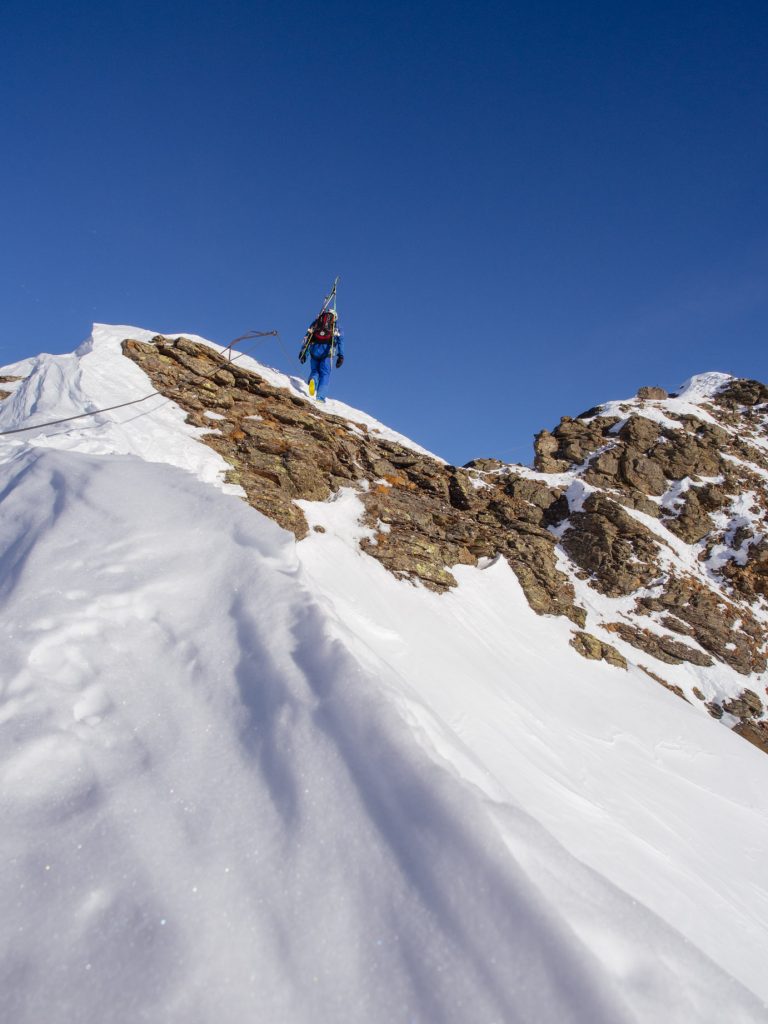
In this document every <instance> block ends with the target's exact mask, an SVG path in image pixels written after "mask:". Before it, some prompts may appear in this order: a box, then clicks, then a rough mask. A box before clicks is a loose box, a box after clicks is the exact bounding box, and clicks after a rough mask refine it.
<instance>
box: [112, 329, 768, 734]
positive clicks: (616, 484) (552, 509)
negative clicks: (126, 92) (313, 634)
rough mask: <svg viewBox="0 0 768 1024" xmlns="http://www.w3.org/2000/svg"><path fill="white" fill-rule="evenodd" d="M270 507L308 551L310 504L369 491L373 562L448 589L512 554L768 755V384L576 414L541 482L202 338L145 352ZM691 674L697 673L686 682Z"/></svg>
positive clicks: (592, 633) (578, 639) (164, 386)
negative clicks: (445, 451) (369, 421)
mask: <svg viewBox="0 0 768 1024" xmlns="http://www.w3.org/2000/svg"><path fill="white" fill-rule="evenodd" d="M123 351H124V354H125V355H126V356H128V357H129V358H130V359H132V360H134V361H135V362H136V363H138V365H139V366H140V367H141V368H142V369H143V370H144V371H145V372H146V373H147V374H148V376H149V377H150V378H151V380H152V382H153V384H154V386H155V387H156V388H157V389H158V390H159V391H160V392H162V393H163V394H165V395H167V396H168V397H169V398H172V399H173V400H174V401H175V402H177V403H178V404H179V405H180V406H181V407H183V408H184V409H185V410H186V411H187V413H188V419H189V422H190V423H192V424H193V425H195V426H197V427H201V428H206V430H207V432H206V433H205V434H204V435H202V440H204V441H205V443H206V444H208V445H210V446H211V447H212V448H214V449H215V450H216V451H217V452H219V453H220V454H221V455H222V456H223V457H224V459H225V460H226V461H227V462H228V463H229V464H230V466H231V467H232V468H231V471H230V474H229V479H230V480H231V482H233V483H238V484H240V485H241V486H242V488H243V489H244V491H245V494H246V496H247V499H248V501H249V502H250V503H251V504H252V505H253V506H254V507H255V508H257V509H258V510H259V511H260V512H262V513H264V514H265V515H267V516H269V517H271V518H272V519H274V520H276V521H277V522H278V523H279V524H280V525H281V526H283V527H285V528H286V529H288V530H290V531H292V532H293V533H294V535H295V536H296V537H297V539H299V540H300V539H301V538H303V537H304V536H305V535H306V534H307V531H308V526H307V522H306V519H305V517H304V514H303V512H302V510H301V508H300V507H299V506H298V505H297V504H296V501H297V500H299V499H303V500H308V501H323V500H326V499H328V498H329V497H330V496H331V495H332V494H333V493H334V492H336V491H338V490H339V489H340V488H342V487H352V488H354V489H355V490H356V491H357V493H358V495H359V497H360V500H361V502H362V504H363V506H364V509H365V515H364V522H363V525H364V526H366V527H367V528H368V530H367V533H366V536H365V537H364V538H363V540H362V541H361V547H362V548H363V549H364V550H365V551H366V552H367V553H368V554H369V555H370V556H372V557H373V558H376V559H378V560H379V561H380V562H381V563H382V565H384V566H385V567H386V568H387V569H388V570H389V571H390V572H392V573H394V574H395V575H397V576H399V577H403V578H407V579H410V580H413V581H417V582H419V583H420V584H423V585H424V586H426V587H429V588H431V589H433V590H435V591H438V592H445V591H447V590H449V589H450V588H451V587H453V586H455V584H456V580H455V578H454V576H453V574H452V572H451V567H452V566H455V565H457V564H461V565H475V564H480V565H483V564H485V562H484V560H488V559H494V558H497V557H503V558H505V559H506V560H507V561H508V562H509V564H510V566H511V567H512V568H513V570H514V571H515V573H516V574H517V577H518V579H519V581H520V584H521V586H522V588H523V591H524V592H525V595H526V597H527V599H528V602H529V603H530V605H531V607H532V608H533V609H534V610H535V611H536V612H538V613H539V614H546V615H559V616H566V617H567V618H568V619H569V620H570V621H571V622H572V623H573V625H574V627H575V628H574V629H573V630H572V635H571V643H572V645H573V646H574V648H575V649H576V650H577V651H578V652H579V653H580V654H582V655H583V656H584V657H586V658H597V659H604V660H606V661H608V662H609V663H610V664H612V665H615V666H617V668H622V667H625V666H626V664H627V661H628V660H630V661H632V662H633V663H635V664H638V665H639V666H640V667H641V668H643V669H644V670H645V672H646V674H647V675H648V677H649V678H650V679H653V680H655V681H656V682H658V683H660V684H662V685H664V686H666V687H667V688H668V689H670V690H671V691H672V692H674V693H676V694H677V695H678V696H679V697H682V698H683V699H686V700H689V701H691V702H692V703H693V704H700V705H701V706H702V707H703V708H706V710H707V711H708V712H709V713H710V714H711V715H712V716H713V717H714V718H717V719H719V720H721V721H722V722H724V723H725V724H727V725H729V726H731V727H733V728H735V729H736V730H737V731H738V732H740V733H741V734H742V735H743V736H745V737H746V738H747V739H749V740H750V741H751V742H753V743H755V744H756V745H757V746H759V747H761V748H762V749H764V750H766V751H768V722H766V708H765V693H766V690H765V676H764V673H765V671H766V644H767V643H768V631H767V627H768V526H767V525H766V521H767V519H768V483H767V482H768V387H766V386H765V385H764V384H761V383H760V382H758V381H754V380H740V379H735V378H733V377H729V376H728V375H726V374H717V373H711V374H702V375H699V376H698V377H694V378H692V379H691V381H689V382H688V384H687V385H686V386H685V387H684V388H683V389H682V390H681V391H680V392H679V393H678V394H676V395H672V396H670V395H668V393H667V392H666V391H665V390H664V389H663V388H659V387H643V388H640V389H639V391H638V392H637V397H635V398H632V399H628V400H626V401H621V402H609V403H607V404H605V405H602V406H599V407H596V408H594V409H590V410H588V411H587V412H585V413H583V414H581V415H580V416H577V417H576V418H571V417H568V416H565V417H563V418H562V419H561V421H560V423H559V424H558V425H557V426H556V427H555V428H554V429H553V430H552V431H551V432H549V431H547V430H543V431H541V433H539V434H538V435H537V436H536V439H535V442H534V451H535V460H534V466H533V469H529V468H527V467H524V466H514V465H507V464H505V463H501V462H498V461H496V460H494V459H477V460H474V461H473V462H470V463H468V464H467V465H466V466H463V467H457V466H450V465H446V464H445V463H443V462H441V461H439V460H438V459H435V458H432V457H430V456H428V455H426V454H424V453H421V452H419V451H416V450H414V449H412V448H410V447H407V446H405V445H402V444H398V443H395V442H393V441H391V440H389V439H387V438H384V437H382V436H378V435H377V434H376V433H375V432H374V431H372V430H370V429H369V428H368V427H367V426H366V425H365V424H362V423H361V424H356V423H353V422H350V421H349V420H346V419H343V418H341V417H338V416H335V415H333V414H332V413H330V412H326V411H325V410H321V409H319V408H318V407H317V406H316V405H314V404H313V403H311V402H309V401H308V400H307V399H305V398H304V397H302V396H300V395H298V394H295V393H291V392H290V391H289V390H287V389H285V388H279V387H275V386H273V385H271V384H269V383H268V382H267V381H266V380H264V379H263V378H262V377H260V376H259V375H258V374H256V373H254V372H252V371H250V370H247V369H245V368H243V367H241V366H240V365H238V364H237V363H236V362H232V363H230V362H228V361H227V360H226V358H224V357H222V356H221V355H219V354H218V353H217V352H216V351H215V350H214V349H213V348H211V347H210V346H207V345H203V344H198V343H196V342H193V341H191V340H189V339H187V338H183V337H182V338H166V337H162V336H157V337H155V338H154V339H153V341H152V342H151V343H146V342H140V341H135V340H131V339H126V340H125V341H124V343H123ZM677 666H688V668H689V670H690V671H688V672H687V673H686V674H685V675H684V676H683V675H679V674H678V678H671V676H673V675H674V674H675V673H674V669H675V668H676V667H677Z"/></svg>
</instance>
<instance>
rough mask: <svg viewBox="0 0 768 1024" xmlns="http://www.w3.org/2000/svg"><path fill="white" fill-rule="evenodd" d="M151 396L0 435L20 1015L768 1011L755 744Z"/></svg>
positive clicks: (2, 792) (332, 1017)
mask: <svg viewBox="0 0 768 1024" xmlns="http://www.w3.org/2000/svg"><path fill="white" fill-rule="evenodd" d="M112 354H113V353H111V351H110V350H108V351H107V352H106V353H102V355H103V358H104V362H103V364H101V365H100V363H99V359H100V346H99V345H98V344H96V345H95V346H94V348H93V349H92V350H91V351H90V352H89V353H87V355H88V359H89V360H90V363H89V364H86V365H87V369H88V372H87V373H86V372H85V371H83V373H82V376H81V377H80V378H76V377H75V376H74V375H73V374H72V373H71V372H70V371H72V370H73V369H74V368H75V367H76V362H75V361H73V362H71V363H70V364H68V367H67V368H66V372H64V373H62V377H61V388H62V391H63V394H64V395H65V396H66V395H67V394H75V395H77V400H78V401H80V398H81V397H85V398H88V396H89V394H90V395H91V400H92V401H93V402H94V404H97V405H98V406H99V407H101V406H102V405H103V404H108V403H105V398H107V397H108V395H107V392H108V391H109V389H110V388H111V389H112V392H111V393H112V395H117V394H118V392H120V391H122V393H123V395H125V394H126V393H128V395H129V396H130V394H131V393H133V394H135V393H136V392H138V393H141V391H142V388H146V381H145V380H144V379H143V377H142V375H141V374H140V372H139V371H138V370H137V369H136V367H134V366H133V365H132V364H131V363H129V361H128V360H123V363H124V364H125V377H124V378H123V379H120V378H119V374H120V373H121V372H122V370H121V369H117V368H116V367H117V366H122V364H117V363H112V362H110V360H111V359H112ZM50 358H52V357H50ZM56 358H58V357H56ZM53 365H56V366H58V367H59V368H60V367H61V366H62V364H52V363H46V365H45V367H44V368H43V369H44V370H45V380H46V381H47V384H46V386H45V387H43V388H42V389H41V390H40V394H41V395H43V394H44V396H45V401H44V402H43V401H42V399H40V400H39V404H38V405H37V406H36V407H35V408H34V409H30V410H29V412H30V414H31V413H32V412H34V414H35V416H37V415H41V418H42V417H43V416H44V417H45V418H52V416H51V414H52V413H55V412H56V402H55V399H54V396H53V389H54V386H55V385H54V380H55V376H56V374H57V373H58V369H57V370H50V374H49V368H50V367H51V366H53ZM29 369H30V368H29V367H27V368H25V370H26V372H28V371H29ZM80 369H82V367H80ZM110 374H112V377H111V378H110ZM136 374H138V377H137V376H136ZM89 379H90V383H89ZM20 388H21V385H19V386H17V388H16V394H17V395H18V396H19V400H21V395H22V394H23V392H21V391H20ZM89 389H90V391H89ZM27 393H28V394H31V388H29V389H27ZM11 400H12V399H6V400H5V401H11ZM156 401H157V402H162V403H163V404H160V405H158V406H157V409H156V411H155V412H153V413H150V414H149V415H142V416H141V417H139V416H138V413H137V411H136V410H131V409H127V410H123V411H122V414H121V415H120V416H117V417H111V418H110V417H106V416H105V417H104V418H103V419H102V420H101V421H100V422H98V423H97V424H95V425H92V426H91V427H88V426H86V425H80V424H78V425H75V426H70V427H63V428H59V430H57V431H56V432H54V433H53V434H52V435H47V436H45V437H43V436H36V435H35V434H33V437H32V440H31V442H28V441H26V440H24V438H23V435H22V437H21V439H19V437H18V435H16V436H14V437H13V438H12V439H11V440H8V439H5V440H4V442H3V445H2V448H0V460H1V461H0V498H2V504H1V505H0V511H1V512H2V516H1V517H0V615H1V621H2V624H3V640H4V642H3V648H2V653H1V654H0V680H2V687H1V691H0V814H1V815H2V828H0V857H1V858H2V864H3V871H2V873H0V907H2V917H1V918H0V920H1V921H2V923H1V924H0V939H1V941H2V944H3V945H2V955H1V956H0V1020H3V1021H5V1020H8V1021H13V1022H14V1024H33V1022H34V1024H39V1022H40V1021H45V1022H46V1024H65V1022H66V1024H70V1022H73V1021H78V1022H84V1024H113V1022H119V1024H123V1022H126V1024H128V1022H131V1024H133V1022H135V1021H151V1022H155V1021H158V1022H159V1021H162V1022H163V1024H165V1022H169V1024H242V1022H244V1021H265V1022H270V1024H273V1022H275V1024H277V1022H279V1024H339V1022H341V1024H346V1022H350V1024H358V1022H362V1021H365V1022H366V1024H369V1022H370V1024H385V1022H386V1024H390V1022H392V1021H408V1022H411V1021H413V1022H419V1024H437V1022H440V1024H476V1022H479V1021H488V1022H498V1024H508V1022H516V1021H521V1022H526V1024H528V1022H533V1021H535V1022H536V1024H555V1022H557V1024H560V1022H571V1021H572V1022H574V1024H603V1022H604V1024H622V1022H627V1024H629V1022H645V1021H651V1020H653V1021H656V1020H663V1021H665V1022H671V1024H675V1022H679V1024H689V1022H691V1021H697V1022H704V1024H709V1022H711V1024H716V1022H717V1024H720V1022H722V1021H724V1020H727V1021H729V1022H736V1024H739V1022H745V1024H746V1022H750V1024H752V1022H758V1021H761V1020H763V1019H764V1017H765V1013H766V1010H765V1007H764V1005H763V1003H762V1002H761V999H764V998H765V997H766V994H768V990H767V989H766V987H765V981H764V970H763V964H764V961H765V955H766V951H767V950H768V942H767V931H766V923H765V922H766V920H768V913H766V911H768V901H767V900H766V890H765V884H764V879H763V876H764V853H765V850H764V841H765V835H766V824H767V823H768V799H767V798H766V792H768V787H766V781H768V780H767V779H766V771H768V769H767V768H766V767H765V765H768V761H766V758H765V756H764V755H762V754H761V753H760V752H758V751H757V750H756V749H754V748H753V747H751V746H750V745H749V744H746V743H744V742H743V741H741V740H740V739H739V738H738V737H736V736H734V735H733V734H732V733H730V732H728V731H727V730H725V729H718V728H716V727H714V726H713V725H712V724H711V723H710V722H709V721H708V720H707V719H706V718H704V717H703V716H698V715H697V714H696V713H695V712H694V710H693V709H692V708H690V707H689V706H688V705H687V704H685V703H684V702H682V701H679V700H678V699H677V698H675V697H674V696H671V695H670V694H668V693H667V692H666V691H664V690H662V689H661V688H658V687H656V686H653V685H650V686H649V685H645V684H644V683H643V682H642V680H640V678H639V677H638V674H637V673H636V672H634V674H633V673H629V674H625V673H617V672H616V671H615V670H614V669H611V668H610V667H609V666H607V665H605V664H602V663H601V664H594V663H588V662H585V661H584V660H583V659H582V658H580V657H579V656H578V655H577V654H576V653H575V652H574V651H572V650H571V648H570V647H569V646H568V643H567V640H568V637H569V635H570V628H571V627H570V624H569V623H568V622H567V620H565V619H562V618H561V619H554V618H549V617H546V618H545V617H539V616H537V615H535V614H534V612H533V611H532V610H531V609H530V607H529V606H528V604H527V602H526V600H525V598H524V596H523V594H522V591H521V589H520V586H519V584H518V583H517V580H516V578H515V576H514V574H513V572H512V571H511V569H509V567H508V566H507V565H506V563H504V562H502V561H496V562H492V563H489V564H488V565H487V567H486V568H485V569H484V570H483V571H478V570H477V569H474V568H469V567H461V568H460V569H459V570H457V575H458V577H459V580H460V585H459V587H458V588H457V590H456V591H454V592H453V593H451V594H449V595H446V596H438V595H437V594H433V593H431V592H428V591H425V590H423V589H417V588H414V587H412V586H410V585H409V584H408V583H406V582H404V581H400V580H397V579H395V578H394V577H393V576H392V575H391V574H390V573H388V572H387V571H386V570H385V569H384V568H383V567H382V566H381V565H380V564H379V563H378V562H377V561H375V560H374V559H371V558H370V557H368V556H367V555H365V554H363V553H362V552H361V551H360V549H359V546H358V538H359V536H360V533H361V532H364V530H365V528H364V527H363V526H361V524H360V522H359V519H360V515H361V509H362V506H361V505H360V502H359V499H358V497H357V496H356V495H355V494H354V493H353V492H352V491H351V490H341V491H339V492H338V493H337V494H336V495H335V497H334V500H332V501H328V502H314V503H311V502H308V503H305V504H304V505H303V510H304V513H305V514H306V516H307V519H308V521H309V523H310V526H313V527H321V528H322V529H323V530H324V532H323V533H319V532H316V531H315V530H311V531H310V534H309V536H308V537H307V539H306V540H304V541H302V542H301V543H300V544H298V545H297V544H296V543H295V542H294V539H293V537H292V536H291V535H290V534H288V533H287V532H285V531H283V530H281V529H280V528H279V527H278V526H277V525H276V524H275V523H273V522H271V521H270V520H268V519H266V518H265V517H264V516H262V515H260V514H259V513H257V512H256V511H255V510H254V509H252V508H250V507H249V506H248V505H247V504H245V503H244V502H243V501H241V500H239V499H238V498H237V497H236V496H234V495H233V494H231V493H230V494H227V493H222V489H221V486H220V479H221V478H220V476H219V477H218V478H217V477H216V473H217V472H218V468H217V467H218V461H217V460H218V457H217V456H216V455H215V453H213V452H211V451H210V449H208V448H205V447H204V446H202V445H200V444H198V442H197V441H196V440H195V437H196V433H195V431H194V430H193V429H192V428H190V427H188V426H187V425H185V424H184V422H183V416H180V415H179V414H178V411H177V410H174V408H173V406H172V403H167V402H165V400H160V399H153V400H152V402H150V403H148V404H149V405H150V406H153V403H154V402H156ZM70 404H71V403H70V400H69V399H68V398H66V397H64V398H63V399H62V402H61V405H60V408H61V409H65V408H69V407H70ZM74 404H76V403H74ZM139 408H140V407H139ZM5 415H8V413H6V414H5ZM163 437H165V438H167V451H165V452H164V451H163V448H162V439H163ZM142 445H143V446H144V447H145V449H147V451H146V452H145V455H146V456H148V457H149V459H150V460H151V461H147V460H146V458H142V457H141V455H140V452H141V448H142ZM198 449H199V451H198ZM164 456H165V458H164ZM163 461H165V462H166V463H168V462H173V463H175V464H174V465H168V464H163ZM214 480H218V485H217V486H216V487H212V486H210V483H211V482H213V481H214ZM662 720H663V721H664V722H665V728H664V729H663V730H661V729H660V726H659V723H660V722H661V721H662ZM764 762H765V765H764Z"/></svg>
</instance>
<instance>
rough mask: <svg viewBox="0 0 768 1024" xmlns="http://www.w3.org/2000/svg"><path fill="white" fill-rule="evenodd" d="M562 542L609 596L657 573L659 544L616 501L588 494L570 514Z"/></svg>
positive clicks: (643, 582) (634, 587)
mask: <svg viewBox="0 0 768 1024" xmlns="http://www.w3.org/2000/svg"><path fill="white" fill-rule="evenodd" d="M561 543H562V545H563V547H564V549H565V550H566V552H567V553H568V554H569V555H570V557H571V558H572V559H573V561H574V562H575V563H576V564H577V565H578V566H580V567H581V568H582V569H584V570H585V571H586V572H588V573H590V585H591V586H593V587H594V588H595V590H598V591H600V593H601V594H606V595H607V596H608V597H620V596H623V595H625V594H631V593H632V592H633V591H635V590H637V589H638V588H639V587H643V586H648V585H649V584H650V583H651V582H653V580H654V579H656V578H657V577H658V576H659V573H660V569H659V565H658V561H657V555H658V544H657V541H656V539H655V537H654V536H653V534H652V533H651V531H650V530H648V529H647V528H646V527H645V526H643V525H642V524H641V523H638V522H637V521H636V520H635V519H633V518H632V517H631V516H630V515H628V514H627V513H626V512H625V511H624V509H622V508H621V506H620V505H618V504H617V503H616V502H615V501H611V500H610V499H609V498H605V497H603V496H602V495H599V494H591V495H590V496H589V497H588V498H587V500H586V501H585V502H584V509H583V511H582V512H576V513H574V514H573V515H572V516H571V527H570V529H569V530H567V531H566V532H565V534H564V535H563V538H562V542H561Z"/></svg>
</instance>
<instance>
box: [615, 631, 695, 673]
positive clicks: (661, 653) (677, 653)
mask: <svg viewBox="0 0 768 1024" xmlns="http://www.w3.org/2000/svg"><path fill="white" fill-rule="evenodd" d="M605 628H606V629H608V630H610V631H611V632H612V633H616V635H617V636H620V637H621V639H622V640H624V641H626V642H627V643H628V644H631V645H632V646H633V647H637V649H638V650H640V651H645V653H646V654H651V655H653V657H654V658H657V659H658V660H659V661H666V663H667V664H668V665H682V663H683V662H684V661H687V662H690V664H691V665H714V661H713V660H712V658H710V657H709V656H708V655H706V654H702V653H701V651H697V650H696V648H695V647H690V646H689V645H688V644H684V643H681V641H680V640H675V639H674V637H671V636H664V635H660V634H658V633H652V632H651V631H650V630H649V629H640V628H639V627H638V626H631V625H629V623H627V622H609V623H608V624H607V625H606V627H605Z"/></svg>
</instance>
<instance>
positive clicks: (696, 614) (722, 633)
mask: <svg viewBox="0 0 768 1024" xmlns="http://www.w3.org/2000/svg"><path fill="white" fill-rule="evenodd" d="M637 604H638V610H639V611H658V612H671V613H672V614H673V615H674V617H675V618H676V619H677V620H679V621H681V622H682V623H685V624H686V625H687V626H688V627H689V629H688V635H689V636H692V637H694V638H695V639H696V640H697V641H698V642H699V643H700V644H701V646H702V647H703V648H704V649H705V650H706V651H708V652H709V653H710V654H712V655H713V656H714V657H715V658H717V659H718V661H722V662H725V664H726V665H730V666H731V668H734V669H735V670H736V671H737V672H739V673H741V674H742V675H746V674H747V673H749V672H763V671H765V668H766V656H765V650H764V646H765V641H766V633H765V629H764V628H763V627H762V626H761V625H760V623H759V622H758V621H757V619H756V618H755V617H754V615H752V613H751V612H750V611H749V610H747V609H746V608H745V607H743V606H739V607H737V606H736V605H735V604H733V603H732V602H730V601H728V600H726V599H725V598H724V597H723V596H722V595H719V594H717V593H715V592H714V591H712V590H710V589H709V588H707V587H706V586H704V585H703V584H702V583H700V582H699V581H698V580H694V579H692V578H690V577H687V578H686V577H676V576H675V577H672V578H670V580H669V581H668V583H667V585H666V587H665V588H664V590H663V591H662V593H661V594H660V595H659V596H658V597H642V598H640V599H639V600H638V602H637Z"/></svg>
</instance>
